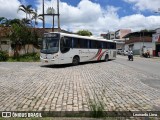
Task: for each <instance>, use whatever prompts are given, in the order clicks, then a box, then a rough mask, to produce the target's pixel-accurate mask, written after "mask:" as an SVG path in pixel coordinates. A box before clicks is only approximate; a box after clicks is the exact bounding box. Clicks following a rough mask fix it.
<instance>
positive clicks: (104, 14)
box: [0, 0, 160, 35]
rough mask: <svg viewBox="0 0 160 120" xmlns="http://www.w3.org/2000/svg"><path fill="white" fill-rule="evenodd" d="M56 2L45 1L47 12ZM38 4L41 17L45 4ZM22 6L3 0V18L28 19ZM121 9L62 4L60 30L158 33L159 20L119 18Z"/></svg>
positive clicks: (0, 4) (83, 0)
mask: <svg viewBox="0 0 160 120" xmlns="http://www.w3.org/2000/svg"><path fill="white" fill-rule="evenodd" d="M56 1H57V0H51V1H50V0H45V11H46V9H47V7H54V8H55V9H56V8H57V6H56ZM126 1H127V0H126ZM128 1H129V0H128ZM134 1H138V0H130V2H134ZM139 1H140V0H139ZM155 1H156V0H155ZM36 2H37V5H36V6H37V9H38V13H39V14H41V13H42V0H37V1H36ZM20 4H21V3H20V2H19V1H18V0H7V1H6V0H0V11H3V12H0V16H3V17H8V18H17V17H18V18H20V17H25V14H24V13H22V12H19V13H17V9H18V6H19V5H20ZM10 6H12V7H10ZM6 8H8V9H6ZM120 9H121V8H117V7H114V6H110V5H107V6H106V7H104V8H102V7H101V6H100V4H98V3H94V2H92V1H89V0H81V1H80V2H79V4H78V5H77V6H72V5H69V4H67V3H65V2H62V1H61V2H60V20H61V28H62V29H65V30H69V31H72V32H77V31H78V30H81V29H88V30H90V31H91V32H92V33H93V34H96V35H99V34H101V33H104V32H107V31H108V30H109V31H115V30H117V29H120V28H131V29H132V30H133V31H136V30H141V29H155V28H157V27H160V22H159V21H160V16H148V17H146V16H144V15H142V14H133V15H129V16H125V17H120V16H119V15H118V11H119V10H120ZM45 20H46V24H50V27H51V26H52V17H46V19H45ZM56 21H57V18H55V24H57V23H56ZM40 22H41V21H40ZM39 26H42V24H41V23H39Z"/></svg>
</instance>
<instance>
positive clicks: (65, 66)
mask: <svg viewBox="0 0 160 120" xmlns="http://www.w3.org/2000/svg"><path fill="white" fill-rule="evenodd" d="M109 61H111V60H109ZM102 62H104V61H90V62H82V63H79V65H80V66H81V65H86V64H97V63H102ZM79 65H77V66H79ZM41 67H44V68H68V67H74V66H73V65H72V64H62V65H41Z"/></svg>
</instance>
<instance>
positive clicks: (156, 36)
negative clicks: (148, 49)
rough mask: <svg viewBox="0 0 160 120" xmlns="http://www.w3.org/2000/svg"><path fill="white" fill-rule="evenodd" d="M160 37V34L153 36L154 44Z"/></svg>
mask: <svg viewBox="0 0 160 120" xmlns="http://www.w3.org/2000/svg"><path fill="white" fill-rule="evenodd" d="M159 37H160V34H153V35H152V42H157V41H158V39H159Z"/></svg>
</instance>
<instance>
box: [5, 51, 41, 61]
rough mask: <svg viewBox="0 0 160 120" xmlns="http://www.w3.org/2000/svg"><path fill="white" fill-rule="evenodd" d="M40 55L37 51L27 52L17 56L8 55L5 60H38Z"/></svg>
mask: <svg viewBox="0 0 160 120" xmlns="http://www.w3.org/2000/svg"><path fill="white" fill-rule="evenodd" d="M39 61H40V55H39V53H29V54H24V55H20V56H18V57H9V59H8V60H7V62H39Z"/></svg>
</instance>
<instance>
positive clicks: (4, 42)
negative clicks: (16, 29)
mask: <svg viewBox="0 0 160 120" xmlns="http://www.w3.org/2000/svg"><path fill="white" fill-rule="evenodd" d="M8 44H9V42H8V41H1V45H8Z"/></svg>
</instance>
